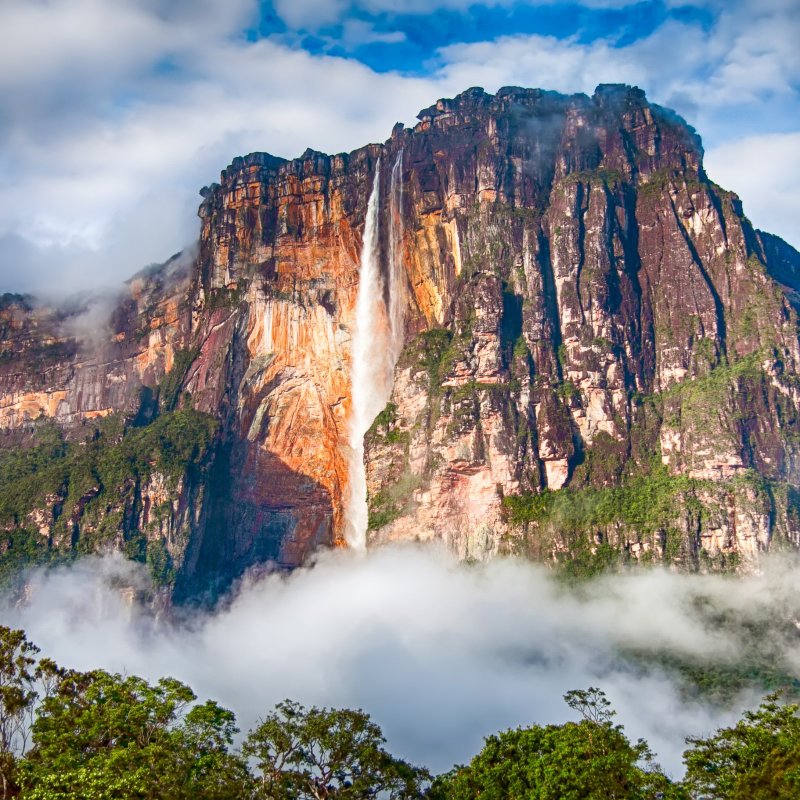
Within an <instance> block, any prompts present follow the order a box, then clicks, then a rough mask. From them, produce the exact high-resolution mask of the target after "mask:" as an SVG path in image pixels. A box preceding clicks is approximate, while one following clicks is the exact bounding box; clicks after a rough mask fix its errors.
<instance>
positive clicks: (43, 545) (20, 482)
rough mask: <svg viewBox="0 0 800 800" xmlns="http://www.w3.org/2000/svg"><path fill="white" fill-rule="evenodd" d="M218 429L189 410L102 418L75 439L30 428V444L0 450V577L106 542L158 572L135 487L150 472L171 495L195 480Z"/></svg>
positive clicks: (43, 427) (45, 425) (46, 426)
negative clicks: (135, 418) (129, 423)
mask: <svg viewBox="0 0 800 800" xmlns="http://www.w3.org/2000/svg"><path fill="white" fill-rule="evenodd" d="M215 430H216V422H215V420H214V419H213V418H211V417H210V416H208V415H206V414H201V413H199V412H197V411H194V410H193V409H190V408H185V409H180V410H177V411H172V412H167V413H164V414H162V415H160V416H159V417H157V418H156V419H155V420H154V421H153V422H151V423H150V424H148V425H145V426H142V427H126V426H125V425H124V423H123V420H122V418H121V417H120V416H116V415H115V416H112V417H107V418H104V419H100V420H97V421H96V422H95V423H94V424H92V425H90V426H87V428H86V429H84V431H82V434H83V435H82V436H81V437H80V438H76V439H68V438H66V437H65V435H64V432H63V431H62V429H61V428H59V427H58V426H57V425H55V424H54V423H51V422H47V421H42V422H41V423H37V426H36V432H35V434H34V437H33V442H32V443H31V445H30V446H29V447H26V448H14V449H9V450H6V451H4V452H2V453H0V526H1V529H0V581H7V580H8V579H9V578H10V577H11V576H12V575H13V574H14V573H15V572H16V571H17V570H19V569H20V568H22V567H25V566H32V565H35V564H39V563H48V562H52V561H61V560H65V559H70V558H73V557H74V556H76V555H79V554H81V553H87V552H96V551H99V550H101V549H102V548H104V547H107V546H109V545H111V544H116V545H117V546H119V545H120V544H121V545H122V546H123V547H124V548H125V550H126V551H127V553H128V555H130V556H131V557H133V558H136V559H140V560H148V561H149V562H152V563H153V565H154V566H155V567H156V569H155V571H158V568H159V566H158V564H156V563H155V560H157V559H158V557H159V552H160V550H159V544H158V543H157V542H148V541H147V540H146V538H143V534H144V531H143V530H142V527H143V526H142V521H143V519H142V509H141V505H142V487H143V485H145V484H147V482H148V481H149V480H150V479H152V478H154V477H155V476H157V477H158V478H159V480H161V481H163V483H164V487H165V490H166V491H167V492H169V493H175V492H176V491H177V489H178V488H179V484H180V483H181V482H185V481H192V480H196V479H197V478H198V477H199V475H200V474H201V473H202V472H203V470H204V469H205V466H206V460H207V456H208V450H209V446H210V444H211V442H212V439H213V437H214V433H215ZM158 513H159V509H154V510H152V512H151V513H149V517H155V516H157V514H158ZM148 556H149V558H148ZM156 577H158V576H156Z"/></svg>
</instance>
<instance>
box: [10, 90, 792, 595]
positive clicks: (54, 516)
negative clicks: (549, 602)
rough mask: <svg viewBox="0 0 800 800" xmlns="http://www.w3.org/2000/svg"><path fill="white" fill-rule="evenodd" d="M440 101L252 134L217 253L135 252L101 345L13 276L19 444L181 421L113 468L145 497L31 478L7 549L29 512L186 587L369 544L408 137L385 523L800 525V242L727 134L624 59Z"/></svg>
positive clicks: (706, 556) (587, 547) (530, 544)
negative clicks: (363, 286) (375, 344)
mask: <svg viewBox="0 0 800 800" xmlns="http://www.w3.org/2000/svg"><path fill="white" fill-rule="evenodd" d="M418 119H419V122H418V123H417V124H416V125H415V126H414V127H413V128H405V127H403V126H402V125H400V124H398V125H396V126H395V128H394V130H393V131H392V135H391V137H390V138H389V139H388V140H387V141H386V142H385V143H384V144H370V145H366V146H364V147H362V148H359V149H357V150H354V151H352V152H351V153H348V154H336V155H332V156H328V155H325V154H321V153H317V152H316V151H312V150H307V151H306V152H305V153H304V154H303V156H301V157H300V158H298V159H293V160H285V159H280V158H278V157H276V156H271V155H269V154H266V153H252V154H249V155H247V156H243V157H237V158H235V159H234V160H233V161H232V163H231V164H230V165H229V166H228V167H227V168H226V169H225V170H223V171H222V173H221V176H220V182H219V183H215V184H211V185H209V186H207V187H204V188H203V189H202V190H201V196H202V198H203V200H202V203H201V205H200V209H199V215H200V218H201V223H202V229H201V235H200V242H199V251H198V253H197V256H196V257H195V258H193V259H192V261H191V263H189V264H185V265H183V268H182V269H180V270H177V271H173V274H168V273H170V270H169V269H168V268H167V267H166V266H165V267H164V269H163V270H161V271H159V270H153V271H151V272H150V273H148V274H141V273H140V274H139V275H138V276H136V277H134V278H133V279H131V281H130V283H129V289H128V292H127V296H126V297H124V298H123V300H122V301H121V302H120V303H119V304H118V305H117V306H116V308H115V309H114V311H113V314H112V320H111V328H112V331H111V336H110V337H108V340H107V341H105V342H104V343H103V344H102V345H101V346H99V348H98V349H96V350H95V351H91V350H89V349H87V348H86V346H85V345H83V344H81V343H80V341H78V340H77V339H76V338H75V337H74V336H73V337H70V336H68V335H65V333H64V329H63V325H62V322H60V321H59V319H58V318H57V317H58V315H57V314H54V315H50V316H48V312H46V310H43V309H37V308H35V307H33V308H31V307H30V304H29V303H27V301H24V302H23V301H15V300H8V301H7V302H4V304H3V306H2V308H0V339H1V340H2V345H0V346H1V347H2V354H1V355H0V425H1V426H2V428H3V430H4V436H5V438H6V441H7V442H8V444H9V447H11V446H14V447H15V448H22V449H20V450H19V453H23V454H24V453H27V452H29V450H28V449H25V448H26V447H28V446H29V445H30V444H31V441H32V440H35V439H36V435H35V434H32V433H31V431H32V430H33V429H36V428H42V427H44V422H45V421H48V420H49V421H50V424H52V423H55V425H56V427H57V428H58V429H59V430H60V431H62V433H60V434H59V435H60V436H61V437H62V439H63V440H64V442H63V444H62V445H61V448H62V450H65V451H70V452H72V451H74V452H72V455H71V456H70V455H69V453H67V454H65V455H62V456H59V457H60V458H65V459H69V458H73V460H75V459H77V461H80V458H78V455H79V454H83V453H88V452H89V450H91V447H88V446H87V445H81V444H79V442H80V441H89V442H91V441H102V442H105V443H106V445H107V449H109V451H111V450H113V449H114V448H122V449H123V450H125V448H127V447H128V445H124V446H123V443H124V442H125V440H126V439H129V438H130V437H131V436H133V435H134V433H135V432H136V431H137V430H139V431H146V430H149V429H150V426H152V425H154V424H156V422H157V420H159V419H161V420H162V422H161V423H159V425H161V426H162V427H163V429H164V431H165V432H166V433H164V435H165V436H167V439H164V438H163V436H162V438H161V439H158V442H160V444H158V443H156V444H155V445H153V447H155V449H154V450H151V451H149V452H148V453H144V452H143V453H138V451H137V454H136V455H135V457H134V456H130V454H129V456H130V458H132V459H133V460H132V461H131V462H130V463H132V464H133V465H134V466H132V467H131V470H132V471H131V473H130V474H128V475H123V474H122V473H119V474H115V475H114V476H112V477H113V478H114V480H117V479H118V484H119V485H115V486H114V492H116V491H117V490H119V493H120V494H121V496H122V501H116V500H113V501H110V500H109V498H108V496H107V495H108V494H109V493H113V492H112V490H111V485H112V484H113V483H114V480H111V479H110V478H108V477H106V478H104V474H105V473H103V470H104V469H107V467H105V466H99V465H98V463H97V459H95V462H92V464H91V465H89V466H87V465H86V464H81V465H77V463H76V465H74V469H78V470H79V471H80V470H83V471H84V472H86V473H87V475H88V477H84V478H81V477H80V476H78V477H76V475H74V474H73V473H72V472H71V471H70V470H67V472H66V473H65V472H64V469H61V471H60V472H59V471H58V470H56V472H58V474H57V475H55V474H54V475H53V477H52V481H51V482H50V484H49V485H48V487H46V490H45V488H44V487H41V488H40V489H36V490H35V491H34V492H33V493H34V494H35V495H36V496H35V497H32V498H31V503H30V504H29V505H30V506H31V507H30V508H25V509H23V508H22V507H21V506H19V505H18V504H17V505H16V506H15V505H14V503H10V504H8V503H7V504H6V505H5V506H4V507H2V508H0V511H2V515H3V520H4V521H3V523H2V524H3V525H4V531H5V534H4V535H6V536H7V544H6V553H9V552H11V551H12V550H13V548H14V546H15V545H14V544H13V542H12V539H14V537H16V539H18V540H20V541H22V542H23V544H24V546H23V547H22V549H23V550H24V548H25V547H27V548H29V549H31V550H33V551H35V552H36V553H37V554H39V555H42V554H43V553H48V554H53V553H62V554H66V553H74V552H78V551H80V550H81V549H82V548H84V549H85V550H86V551H93V550H97V549H103V548H107V547H112V548H115V549H124V550H126V552H130V553H131V554H132V555H133V556H134V557H136V558H143V559H147V560H148V562H149V563H151V566H153V568H154V571H155V572H156V573H158V574H160V575H161V576H162V578H163V580H164V582H165V584H166V585H167V587H168V589H169V591H171V592H172V593H173V594H174V596H175V597H176V599H179V600H180V599H188V598H191V597H193V596H196V595H198V594H203V593H204V592H209V593H211V594H214V593H215V592H217V591H220V590H222V589H224V587H225V586H226V585H227V584H228V583H229V582H230V581H231V580H232V579H234V578H235V577H236V576H237V575H239V574H241V573H242V571H243V570H245V569H249V568H253V567H255V566H257V565H267V568H270V567H269V565H272V567H274V566H285V567H291V566H293V565H297V564H299V563H302V561H303V560H304V559H305V558H306V557H307V556H308V555H309V554H310V553H311V552H313V551H314V549H315V548H317V547H319V546H322V545H341V544H343V540H344V525H345V520H344V502H345V501H344V498H345V497H346V494H347V491H348V480H349V472H348V463H347V457H348V454H347V447H346V436H347V433H346V432H347V428H348V420H349V418H350V415H351V412H352V409H351V391H350V375H351V370H352V362H351V344H352V332H353V324H354V313H355V306H356V296H357V292H358V282H359V281H358V276H359V264H360V260H361V256H362V249H363V230H364V223H365V219H366V215H367V201H368V199H369V194H370V188H369V187H371V186H372V184H373V179H374V176H375V173H376V170H377V164H378V161H379V159H381V160H382V163H383V164H386V165H388V164H391V163H398V161H399V163H400V164H401V172H400V176H401V180H400V185H401V186H402V195H401V206H400V211H399V213H396V214H395V215H394V216H392V214H391V209H390V201H391V192H392V186H391V185H390V182H389V181H390V179H389V175H388V169H387V168H384V170H383V171H382V172H381V174H380V175H379V180H378V184H377V185H378V186H379V189H380V193H381V194H380V197H381V202H380V203H379V207H378V209H377V214H378V230H377V258H378V260H379V266H380V270H381V273H382V274H383V276H384V293H385V294H386V293H387V292H388V289H387V287H388V286H389V280H388V275H389V272H390V270H391V269H392V268H393V266H392V264H390V263H389V261H390V260H391V259H392V258H393V259H395V260H396V265H399V266H400V268H401V270H402V274H403V275H404V276H405V281H404V285H403V286H402V292H403V297H404V312H405V322H404V332H403V341H402V344H403V349H402V353H401V354H400V356H399V360H398V363H397V366H396V369H395V373H394V380H393V384H394V389H393V394H392V397H391V398H390V401H389V405H387V407H386V409H385V410H384V412H382V413H381V414H380V415H379V417H378V419H377V420H376V423H375V424H374V425H373V427H372V429H371V430H370V431H369V432H368V434H367V437H366V444H365V447H366V459H365V460H366V469H367V485H368V491H369V503H370V534H369V536H370V541H371V542H373V543H377V542H381V541H390V540H397V539H401V540H403V539H412V540H415V539H423V540H424V539H429V538H435V539H441V540H443V541H445V542H446V543H447V544H448V546H449V547H450V548H451V549H453V550H454V551H456V552H457V553H458V554H459V555H460V556H461V557H463V558H480V559H483V558H488V557H491V556H492V555H494V554H497V553H504V552H510V553H525V554H529V555H533V556H534V557H537V558H542V559H545V560H548V561H553V560H555V561H564V562H565V563H582V562H583V561H585V562H586V563H587V564H588V565H589V567H588V568H592V569H593V568H594V566H597V565H598V564H599V565H600V566H602V564H603V563H605V562H604V561H603V560H604V559H605V561H608V562H609V563H623V562H630V561H642V560H645V561H648V560H655V561H661V560H664V561H668V562H670V563H674V564H676V565H678V566H681V567H682V568H688V569H745V568H751V567H752V566H753V565H754V564H755V563H757V560H758V557H759V553H760V552H763V551H764V550H766V549H768V548H769V547H770V546H772V545H773V542H778V541H780V542H784V543H786V544H787V545H790V546H797V545H798V543H800V522H798V517H799V516H800V514H798V513H797V510H796V509H797V500H796V497H795V494H794V492H795V488H796V486H797V481H798V472H797V468H796V464H797V459H798V457H799V456H800V453H798V446H797V443H796V441H795V437H798V441H800V422H798V409H799V408H800V388H798V387H800V381H798V382H797V384H795V378H796V376H797V374H798V364H799V363H800V355H799V354H798V335H797V333H798V328H797V304H798V300H797V297H798V296H797V294H796V292H797V290H798V288H800V287H798V275H800V255H798V253H797V251H796V250H794V249H793V248H792V247H791V246H790V245H787V244H786V243H785V242H783V241H782V240H780V239H778V238H777V237H773V236H771V235H770V234H764V233H762V232H759V231H756V230H755V229H753V227H752V226H751V225H750V223H749V222H748V221H747V220H746V218H745V217H744V215H743V212H742V208H741V203H740V201H739V199H738V197H737V196H736V195H735V194H733V193H732V192H727V191H725V190H722V189H720V188H719V187H718V186H716V185H715V184H714V183H713V182H711V181H710V180H709V179H708V177H707V176H706V174H705V172H704V169H703V165H702V154H703V152H702V143H701V141H700V138H699V136H698V135H697V133H696V132H695V131H694V130H693V129H692V128H690V127H689V126H688V125H686V123H685V122H684V121H683V120H682V119H680V118H679V117H678V116H677V115H675V114H674V113H673V112H671V111H669V110H668V109H663V108H661V107H659V106H656V105H654V104H650V103H648V101H647V100H646V97H645V95H644V93H643V92H642V91H641V90H639V89H638V88H636V87H626V86H622V85H606V86H601V87H598V90H597V91H596V92H595V94H594V95H593V96H592V97H591V98H590V97H588V96H586V95H571V96H565V95H559V94H557V93H553V92H546V91H543V90H538V89H520V88H519V87H504V88H503V89H501V90H499V91H498V93H497V94H495V95H490V94H487V93H485V92H483V90H478V89H477V88H473V89H469V90H467V91H466V92H463V93H462V94H460V95H458V96H457V97H455V98H453V99H443V100H439V101H438V102H437V103H436V104H434V105H433V106H430V107H429V108H427V109H423V110H422V111H421V112H420V114H419V116H418ZM395 199H396V198H395ZM393 243H394V244H393ZM395 245H396V246H395ZM390 251H391V252H390ZM391 253H394V255H391ZM171 261H172V260H171ZM179 261H180V259H179ZM781 287H787V288H786V289H783V288H781ZM385 299H386V298H384V300H385ZM709 408H710V410H709ZM181 414H182V416H180V418H179V417H177V416H175V415H181ZM171 415H172V416H171ZM193 415H194V416H193ZM40 418H41V419H40ZM105 418H107V419H108V420H109V421H108V422H107V423H102V422H101V420H103V419H105ZM115 419H118V420H120V425H119V426H117V427H118V428H119V430H116V429H115V430H111V428H113V427H114V426H113V425H112V422H111V421H112V420H115ZM206 419H207V420H209V425H210V424H211V421H213V425H214V431H215V432H214V433H213V436H212V437H211V439H209V440H208V441H206V438H205V434H203V436H202V443H203V446H202V447H201V448H199V449H198V450H197V451H196V452H194V451H192V453H191V455H190V456H189V457H188V463H189V464H191V465H193V466H191V469H189V467H188V466H187V470H188V471H187V472H186V473H185V474H182V475H179V474H177V472H174V471H173V472H172V473H170V470H166V472H165V471H163V470H162V467H163V465H162V464H161V461H163V460H164V459H166V460H167V461H168V460H169V451H170V448H172V449H177V450H180V451H181V452H184V450H181V447H182V445H183V444H186V443H185V442H182V440H181V441H179V440H180V437H181V436H182V432H181V425H187V426H189V428H190V429H191V430H192V431H207V430H209V427H207V426H206V425H205V423H204V422H203V420H206ZM37 420H39V421H38V422H37ZM163 420H166V422H164V421H163ZM170 420H173V421H175V424H172V423H170ZM178 422H180V423H181V424H180V425H179V424H178ZM103 424H106V425H108V426H109V430H108V431H105V430H101V431H100V432H99V433H98V432H97V430H98V426H101V425H103ZM137 435H139V434H137ZM170 436H171V437H173V438H172V439H170V438H169V437H170ZM92 437H94V438H92ZM137 441H138V440H137ZM141 441H142V442H145V443H146V446H148V447H149V446H150V444H149V443H148V442H149V440H148V438H147V436H146V435H145V434H144V433H141ZM162 445H163V447H162ZM142 446H143V447H144V446H145V445H144V444H143V445H142ZM70 448H72V450H70ZM76 448H77V449H76ZM159 448H161V449H162V450H164V452H161V450H160V449H159ZM164 448H166V449H164ZM56 449H57V448H56ZM201 451H202V452H201ZM15 452H16V450H15ZM126 452H127V451H126ZM96 455H97V458H99V457H100V455H99V454H96ZM140 456H141V458H140ZM20 457H21V458H23V461H24V457H22V456H20ZM126 457H127V456H126ZM137 459H139V460H137ZM159 459H161V461H160V460H159ZM26 463H27V462H26ZM29 466H30V465H29ZM63 466H65V465H62V467H63ZM134 467H135V469H134ZM70 469H72V467H70ZM34 473H35V470H34V471H33V473H32V474H34ZM167 473H170V474H167ZM189 473H191V474H189ZM59 479H60V481H61V482H60V483H59ZM37 492H38V494H37ZM101 497H105V500H103V501H102V502H100V501H99V500H98V498H101ZM515 498H516V499H515ZM537 498H539V499H537ZM648 498H649V500H648ZM721 498H722V499H721ZM648 505H652V506H654V508H655V509H656V510H654V511H652V513H650V511H648V509H647V508H646V506H648ZM570 509H571V510H570ZM576 509H578V511H576ZM580 509H583V510H580ZM155 510H158V513H155ZM15 541H16V540H15ZM9 543H10V544H9ZM132 543H133V544H132ZM18 544H19V542H18ZM37 557H39V556H38V555H37ZM42 557H44V556H42ZM47 557H49V556H47ZM22 561H23V562H24V561H25V559H24V558H23V559H22ZM165 565H166V566H165ZM162 567H163V568H162ZM165 576H166V577H165Z"/></svg>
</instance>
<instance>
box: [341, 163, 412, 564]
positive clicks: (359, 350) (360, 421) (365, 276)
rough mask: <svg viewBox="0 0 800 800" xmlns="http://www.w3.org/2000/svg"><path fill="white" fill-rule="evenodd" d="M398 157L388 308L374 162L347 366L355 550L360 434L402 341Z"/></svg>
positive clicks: (360, 503)
mask: <svg viewBox="0 0 800 800" xmlns="http://www.w3.org/2000/svg"><path fill="white" fill-rule="evenodd" d="M402 161H403V151H402V150H401V151H400V152H399V153H398V154H397V159H396V160H395V163H394V165H393V167H392V172H391V180H390V190H389V215H390V223H389V226H388V247H389V264H388V284H389V285H388V288H389V302H388V308H387V304H386V302H385V300H384V284H383V279H382V277H381V270H380V244H379V225H378V214H379V212H380V185H381V178H380V174H381V164H380V160H378V164H377V166H376V167H375V178H374V180H373V182H372V192H371V193H370V196H369V202H368V204H367V217H366V220H365V223H364V242H363V247H362V250H361V263H360V265H359V271H358V276H359V280H358V297H357V299H356V314H355V327H354V332H353V350H352V368H351V402H352V405H351V415H350V427H349V431H348V445H349V447H348V486H347V498H346V502H345V514H344V517H345V540H346V541H347V544H348V545H349V546H350V547H351V548H353V549H354V550H364V549H366V546H367V524H368V510H367V475H366V469H365V466H364V435H365V434H366V432H367V431H368V430H369V428H370V425H372V423H373V421H374V419H375V417H377V416H378V414H379V413H380V412H381V411H382V410H383V408H384V407H385V405H386V403H387V402H388V400H389V397H390V396H391V393H392V379H393V373H394V367H395V364H396V363H397V358H398V357H399V355H400V350H401V349H402V345H403V312H404V305H405V304H404V299H405V297H404V292H403V286H404V279H403V270H402V262H401V259H400V251H401V246H400V245H401V238H402V201H403V187H402Z"/></svg>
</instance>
